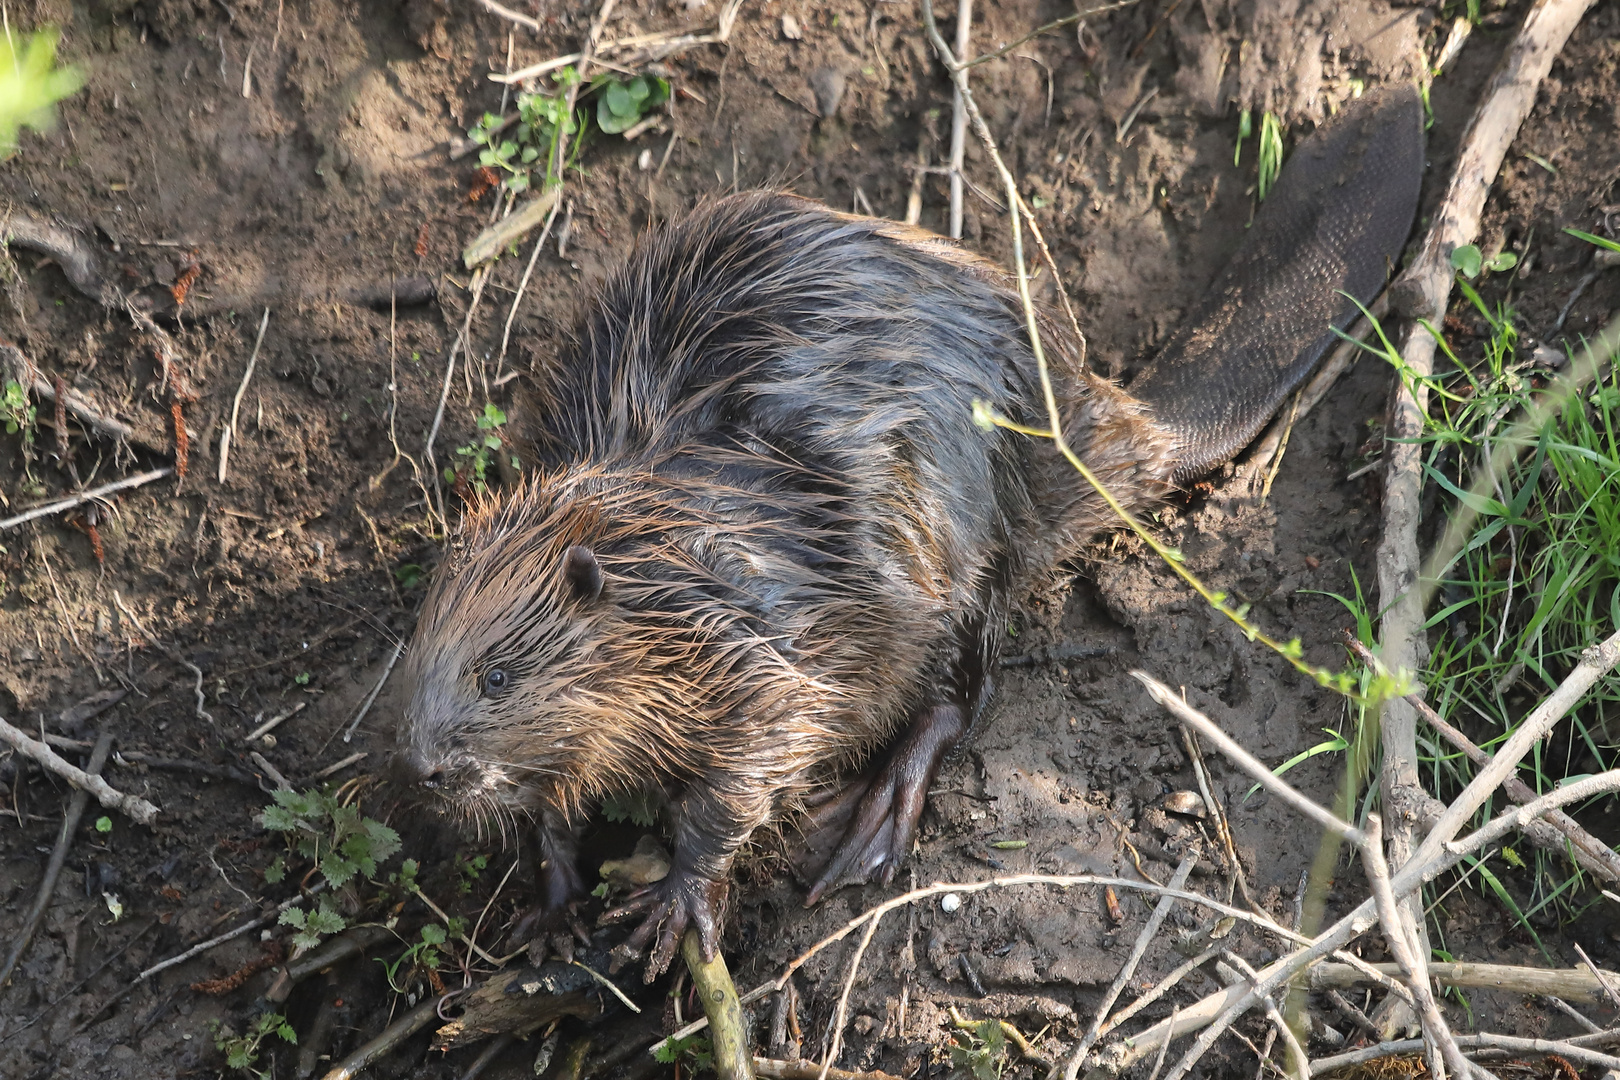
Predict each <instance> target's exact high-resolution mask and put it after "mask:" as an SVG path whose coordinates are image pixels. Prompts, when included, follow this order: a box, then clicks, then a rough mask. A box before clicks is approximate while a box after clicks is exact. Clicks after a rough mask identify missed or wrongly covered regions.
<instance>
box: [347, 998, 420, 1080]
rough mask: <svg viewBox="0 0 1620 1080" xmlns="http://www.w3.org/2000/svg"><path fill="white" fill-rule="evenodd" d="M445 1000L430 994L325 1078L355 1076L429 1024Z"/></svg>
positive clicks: (349, 1077)
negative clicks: (425, 999)
mask: <svg viewBox="0 0 1620 1080" xmlns="http://www.w3.org/2000/svg"><path fill="white" fill-rule="evenodd" d="M442 1001H443V999H442V998H439V997H430V998H429V999H428V1000H427V1001H424V1002H423V1003H422V1004H420V1005H418V1006H417V1007H416V1008H414V1009H412V1010H411V1011H410V1012H408V1013H406V1014H405V1015H404V1016H402V1017H400V1018H399V1019H398V1020H396V1021H394V1023H393V1024H392V1025H390V1026H389V1027H388V1029H387V1030H385V1031H384V1032H383V1033H382V1034H381V1035H378V1036H377V1037H376V1038H375V1039H372V1040H371V1041H370V1042H368V1043H366V1044H365V1045H364V1046H362V1047H360V1049H358V1050H356V1051H355V1052H354V1053H352V1054H350V1055H349V1056H348V1057H346V1058H344V1059H343V1061H342V1062H341V1063H340V1064H338V1065H337V1066H335V1067H334V1068H333V1069H332V1070H331V1071H330V1072H328V1073H327V1074H326V1075H325V1077H323V1078H322V1080H353V1078H354V1077H356V1076H358V1075H360V1073H362V1072H364V1071H365V1069H366V1067H367V1066H368V1065H370V1064H371V1063H372V1062H373V1061H376V1060H377V1059H378V1058H380V1057H382V1056H383V1055H384V1054H386V1053H388V1051H390V1050H392V1049H394V1047H396V1046H398V1045H399V1044H400V1043H402V1042H404V1041H405V1040H406V1039H408V1038H410V1037H411V1036H412V1035H415V1034H416V1033H417V1032H418V1031H421V1030H422V1029H423V1028H425V1027H427V1026H428V1024H430V1023H431V1022H432V1021H433V1019H434V1018H435V1017H437V1016H438V1015H439V1005H440V1004H441V1003H442Z"/></svg>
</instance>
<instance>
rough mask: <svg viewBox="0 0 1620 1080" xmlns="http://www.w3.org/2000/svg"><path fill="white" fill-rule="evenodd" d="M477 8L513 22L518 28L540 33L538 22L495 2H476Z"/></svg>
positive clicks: (481, 0) (488, 0)
mask: <svg viewBox="0 0 1620 1080" xmlns="http://www.w3.org/2000/svg"><path fill="white" fill-rule="evenodd" d="M478 6H479V7H481V8H483V9H484V10H485V11H487V12H489V13H490V14H491V15H499V16H500V17H501V18H503V19H506V20H508V21H510V22H515V23H517V24H518V25H519V26H522V27H524V28H526V29H529V30H533V31H534V32H535V33H537V34H538V33H539V32H540V23H539V20H537V19H531V18H529V17H528V16H527V15H524V14H521V13H520V12H516V11H513V10H512V9H511V8H509V7H502V6H501V5H500V4H497V3H496V2H495V0H478Z"/></svg>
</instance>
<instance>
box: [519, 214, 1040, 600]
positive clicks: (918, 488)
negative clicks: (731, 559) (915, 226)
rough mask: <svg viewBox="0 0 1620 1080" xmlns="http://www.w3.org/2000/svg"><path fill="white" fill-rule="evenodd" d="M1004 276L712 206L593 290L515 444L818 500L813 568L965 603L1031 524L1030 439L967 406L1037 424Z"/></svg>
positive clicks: (808, 222)
mask: <svg viewBox="0 0 1620 1080" xmlns="http://www.w3.org/2000/svg"><path fill="white" fill-rule="evenodd" d="M999 278H1000V275H999V274H997V272H995V271H994V270H992V269H990V268H989V267H988V266H987V265H986V264H983V263H981V262H980V261H979V260H977V259H975V258H974V257H972V256H968V255H965V254H963V253H961V252H959V251H958V250H957V249H956V248H955V247H954V246H952V245H949V244H946V243H944V242H941V241H939V240H938V239H937V238H934V237H932V236H930V235H928V234H924V233H921V232H915V231H912V230H908V229H905V228H904V227H901V226H896V225H895V224H893V223H890V222H882V221H878V220H874V219H862V218H851V217H845V216H843V215H840V214H836V213H834V212H832V211H829V210H828V209H827V208H826V207H824V206H821V205H820V204H817V203H812V202H809V201H806V200H803V199H799V198H795V197H792V196H788V195H783V194H780V193H773V192H753V193H748V194H745V195H741V196H735V197H732V198H727V199H722V200H718V201H715V202H711V203H709V204H707V205H706V206H704V207H701V208H699V209H698V210H697V211H696V212H695V213H693V214H692V215H691V216H689V217H688V218H686V219H684V220H683V221H682V222H681V223H679V224H677V225H675V226H673V227H671V228H668V229H665V230H662V231H660V232H659V233H657V234H655V235H654V236H652V237H651V238H649V239H647V240H645V241H643V243H641V244H640V245H639V246H638V248H637V250H636V251H635V253H634V254H633V255H632V256H631V258H630V260H629V261H628V263H627V264H626V265H625V267H624V268H623V269H621V270H620V271H619V272H617V273H616V274H615V275H614V276H613V277H612V278H611V279H610V280H609V281H608V282H607V283H606V284H605V285H604V286H603V287H602V289H601V290H600V292H599V294H598V295H597V297H596V298H595V300H594V301H593V302H592V304H591V305H590V307H589V310H588V312H587V314H586V318H585V322H584V324H583V326H582V328H581V330H580V332H579V335H578V337H577V339H576V340H574V341H572V342H570V343H569V344H568V345H567V346H566V347H565V348H564V349H563V351H562V353H561V355H560V356H559V357H558V359H557V360H556V361H555V362H554V363H552V364H550V365H548V366H547V368H546V370H545V371H543V372H542V373H541V374H540V378H539V380H538V381H539V383H540V386H539V394H540V399H539V401H538V402H537V404H538V405H539V408H538V409H537V410H536V412H537V415H536V417H535V418H534V419H533V420H532V421H531V424H532V428H531V430H530V431H529V432H528V433H527V434H528V435H529V437H530V438H531V439H532V441H533V443H534V445H535V447H536V449H537V452H538V453H539V455H540V458H541V464H542V466H543V467H545V468H546V469H547V470H554V469H557V468H565V467H570V466H576V465H578V464H580V463H586V462H589V463H601V464H606V465H609V466H610V467H613V468H616V469H625V468H628V469H645V470H648V471H650V472H653V473H657V474H659V475H663V476H669V477H671V478H674V477H677V476H679V477H702V478H705V479H710V478H716V479H721V480H723V481H724V482H725V483H726V485H727V486H729V487H734V488H739V489H743V490H748V491H753V492H756V493H758V494H759V495H761V496H762V497H763V498H764V500H765V503H764V504H765V505H768V506H777V505H780V504H781V503H782V502H783V500H782V499H780V498H778V497H779V496H786V495H790V494H792V493H795V492H798V493H804V494H813V495H814V496H815V498H814V499H812V500H810V501H809V502H808V503H806V504H805V505H807V506H813V507H814V511H813V514H814V516H815V517H816V518H817V519H818V520H817V521H814V522H812V521H808V520H807V521H805V522H803V524H804V525H805V526H806V528H805V529H804V530H803V532H802V534H801V537H802V539H804V540H806V541H808V542H810V543H811V545H812V546H813V547H814V548H816V549H817V551H818V552H819V555H820V556H821V557H823V558H827V559H833V560H836V561H838V562H840V563H845V564H850V563H853V564H857V565H860V566H864V567H870V568H877V569H880V570H881V571H882V572H883V573H885V574H886V575H889V576H893V575H895V574H907V575H910V576H912V577H916V578H920V579H921V580H920V581H919V582H918V584H919V585H921V586H922V587H923V588H925V589H927V590H930V591H937V590H939V589H944V590H945V591H946V592H947V593H949V594H951V595H949V596H939V597H937V598H936V599H938V600H941V601H944V604H945V606H947V607H955V608H957V609H961V608H963V607H964V606H966V607H972V606H975V600H974V596H973V594H974V593H975V592H977V591H979V590H980V589H982V588H983V586H984V584H985V582H984V577H985V575H986V574H987V573H995V574H997V575H1001V574H1004V573H1005V571H1006V567H1005V566H1004V564H1005V563H1006V561H1007V560H1008V559H1009V558H1010V557H1011V547H1012V538H1013V537H1014V536H1015V535H1016V534H1017V532H1018V531H1019V529H1020V527H1021V526H1022V525H1025V524H1027V523H1029V522H1030V520H1031V513H1032V509H1031V498H1030V491H1029V475H1028V474H1029V469H1028V461H1027V459H1028V457H1029V454H1030V452H1031V450H1030V444H1029V441H1028V440H1027V439H1025V438H1024V437H1022V436H1016V435H1011V434H1009V433H1007V432H1005V431H1000V430H997V431H984V430H982V429H980V428H979V427H977V426H975V424H974V423H973V408H974V403H975V402H976V401H982V402H985V403H986V404H989V405H990V406H992V407H993V408H995V409H996V410H998V411H999V412H1001V413H1002V414H1004V415H1006V416H1008V417H1010V418H1012V419H1014V420H1017V421H1020V422H1028V421H1031V420H1032V418H1034V417H1037V416H1039V415H1040V410H1039V402H1040V400H1041V399H1040V393H1039V389H1038V382H1037V380H1036V376H1035V373H1034V371H1033V363H1032V361H1031V357H1030V350H1029V345H1028V342H1027V337H1026V335H1025V333H1024V327H1023V322H1022V316H1021V314H1020V313H1019V312H1018V311H1017V309H1016V307H1015V305H1016V298H1015V297H1013V296H1012V295H1011V293H1010V292H1009V291H1008V290H1007V288H1006V287H1005V284H1004V283H1003V281H1001V280H999ZM739 451H741V452H739ZM788 501H789V502H792V500H788ZM829 516H831V517H833V518H836V519H838V521H837V527H835V528H828V527H826V526H827V519H828V517H829ZM807 554H808V553H807Z"/></svg>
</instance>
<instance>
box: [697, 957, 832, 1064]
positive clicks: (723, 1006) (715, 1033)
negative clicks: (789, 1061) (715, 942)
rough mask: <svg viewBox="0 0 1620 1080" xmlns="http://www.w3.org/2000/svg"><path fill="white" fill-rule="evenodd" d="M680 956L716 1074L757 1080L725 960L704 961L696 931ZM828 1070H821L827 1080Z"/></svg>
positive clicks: (722, 958) (734, 988)
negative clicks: (702, 1017) (707, 1034)
mask: <svg viewBox="0 0 1620 1080" xmlns="http://www.w3.org/2000/svg"><path fill="white" fill-rule="evenodd" d="M681 955H682V956H684V957H685V958H686V968H687V970H688V971H690V972H691V973H692V986H693V987H694V988H695V989H696V990H697V992H698V1000H700V1001H702V1002H703V1012H704V1015H706V1016H707V1017H708V1018H709V1031H710V1033H711V1038H712V1041H713V1046H714V1071H715V1072H716V1073H718V1074H719V1075H720V1080H754V1061H753V1058H752V1057H751V1056H750V1055H749V1053H748V1035H747V1033H746V1032H745V1031H744V1030H743V1016H742V1004H741V1003H740V1002H739V1001H738V1000H737V987H736V985H735V984H734V983H733V982H732V981H731V972H730V971H729V970H727V968H726V958H725V957H724V956H722V955H720V954H719V953H716V954H715V957H714V959H713V960H705V959H703V946H702V944H701V943H700V942H699V940H698V935H697V931H695V930H688V931H687V932H686V937H685V938H683V939H682V941H681ZM826 1076H827V1069H826V1068H825V1067H823V1069H822V1070H821V1080H826Z"/></svg>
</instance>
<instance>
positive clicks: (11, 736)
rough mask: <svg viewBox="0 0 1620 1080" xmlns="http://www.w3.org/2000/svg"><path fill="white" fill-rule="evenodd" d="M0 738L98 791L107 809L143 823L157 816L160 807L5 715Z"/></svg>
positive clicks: (74, 782)
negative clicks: (87, 769) (39, 739)
mask: <svg viewBox="0 0 1620 1080" xmlns="http://www.w3.org/2000/svg"><path fill="white" fill-rule="evenodd" d="M0 741H4V742H6V743H9V744H10V745H11V747H12V748H13V749H15V750H16V751H17V753H19V754H21V755H22V756H23V757H25V758H28V759H29V760H31V761H34V762H37V763H38V764H39V765H40V766H41V767H42V768H45V769H48V770H50V771H51V772H53V773H55V774H56V775H57V776H60V777H61V778H62V779H64V780H66V781H67V782H68V783H70V784H72V785H73V786H74V787H76V788H78V789H79V790H81V791H87V792H89V793H90V794H91V795H94V796H95V797H96V801H97V802H99V803H101V805H102V806H105V807H106V808H107V809H109V810H117V811H118V812H119V813H121V814H123V815H124V816H126V817H128V818H129V819H130V820H131V821H134V822H135V823H137V824H139V825H150V824H152V822H153V821H155V820H157V816H158V814H159V813H160V811H159V810H158V808H157V807H155V806H153V805H152V804H151V803H149V802H147V801H146V800H145V799H143V798H141V797H140V796H138V795H125V794H124V793H123V792H121V791H118V790H116V789H115V788H114V787H113V786H112V785H111V784H109V783H107V781H105V780H103V779H102V778H101V777H99V776H96V775H94V774H92V773H87V772H85V771H84V770H83V769H80V768H79V767H78V766H77V765H74V764H72V763H71V762H69V761H67V760H65V759H64V758H62V757H61V756H60V755H58V754H57V752H56V751H55V750H52V749H51V748H50V747H49V746H46V745H45V744H44V743H42V742H36V741H35V740H34V739H32V738H30V737H29V735H28V733H27V732H26V731H21V730H19V729H17V728H14V727H12V726H11V725H10V724H8V723H7V722H6V721H5V720H3V719H0Z"/></svg>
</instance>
